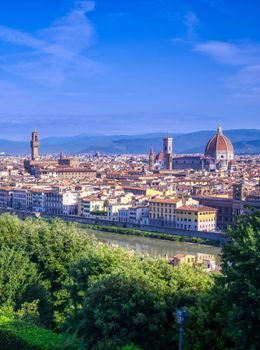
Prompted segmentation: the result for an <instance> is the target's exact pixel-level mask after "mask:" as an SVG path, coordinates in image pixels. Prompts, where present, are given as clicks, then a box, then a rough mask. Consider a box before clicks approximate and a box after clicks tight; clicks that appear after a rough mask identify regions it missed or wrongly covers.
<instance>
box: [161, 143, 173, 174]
mask: <svg viewBox="0 0 260 350" xmlns="http://www.w3.org/2000/svg"><path fill="white" fill-rule="evenodd" d="M172 145H173V139H172V137H165V138H164V139H163V160H164V168H165V169H166V170H172V160H173V154H172V152H173V146H172Z"/></svg>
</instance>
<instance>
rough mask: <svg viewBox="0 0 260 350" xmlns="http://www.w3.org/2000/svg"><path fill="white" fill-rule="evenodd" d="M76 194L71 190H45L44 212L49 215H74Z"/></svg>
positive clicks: (75, 211) (76, 200)
mask: <svg viewBox="0 0 260 350" xmlns="http://www.w3.org/2000/svg"><path fill="white" fill-rule="evenodd" d="M77 209H78V195H77V193H73V192H61V191H56V190H52V191H47V192H46V194H45V213H46V214H49V215H76V214H77Z"/></svg>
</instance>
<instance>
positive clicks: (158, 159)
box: [155, 151, 164, 162]
mask: <svg viewBox="0 0 260 350" xmlns="http://www.w3.org/2000/svg"><path fill="white" fill-rule="evenodd" d="M163 160H164V155H163V151H160V152H159V153H157V154H156V156H155V162H163Z"/></svg>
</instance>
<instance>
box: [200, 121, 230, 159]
mask: <svg viewBox="0 0 260 350" xmlns="http://www.w3.org/2000/svg"><path fill="white" fill-rule="evenodd" d="M218 153H221V154H222V153H226V154H230V155H233V157H232V159H233V158H234V147H233V145H232V143H231V141H230V140H229V138H227V137H226V136H225V135H224V134H223V132H222V128H221V126H219V127H218V130H217V133H216V135H214V136H213V137H212V138H211V139H210V140H209V142H208V144H207V146H206V149H205V156H207V157H213V158H215V156H216V155H217V154H218Z"/></svg>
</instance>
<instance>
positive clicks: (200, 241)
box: [78, 224, 223, 247]
mask: <svg viewBox="0 0 260 350" xmlns="http://www.w3.org/2000/svg"><path fill="white" fill-rule="evenodd" d="M78 225H79V226H80V227H81V228H86V229H91V230H94V231H103V232H110V233H117V234H121V235H128V236H137V237H148V238H155V239H160V240H168V241H174V242H187V243H197V244H202V245H210V246H214V247H221V246H222V244H223V242H221V241H220V240H219V241H218V240H210V239H204V238H199V237H191V236H180V235H175V234H168V233H159V232H152V231H144V230H137V229H131V228H124V227H117V226H105V225H96V224H78Z"/></svg>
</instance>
